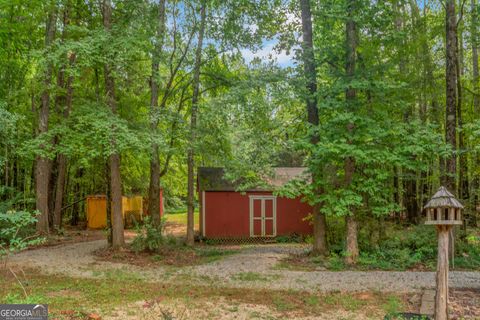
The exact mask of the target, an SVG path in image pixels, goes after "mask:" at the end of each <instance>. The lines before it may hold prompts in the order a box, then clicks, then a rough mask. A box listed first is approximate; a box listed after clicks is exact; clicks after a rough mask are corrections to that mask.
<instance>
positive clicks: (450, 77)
mask: <svg viewBox="0 0 480 320" xmlns="http://www.w3.org/2000/svg"><path fill="white" fill-rule="evenodd" d="M445 10H446V15H445V29H446V41H445V44H446V59H447V61H446V72H445V80H446V110H445V111H446V112H445V140H446V142H447V143H448V144H449V145H450V146H451V148H452V153H451V154H450V155H449V156H448V157H447V159H446V172H445V177H444V182H445V185H446V187H447V188H448V189H449V190H451V191H452V192H454V191H455V190H456V179H455V177H456V172H457V162H456V150H457V130H456V129H457V80H458V79H457V70H456V68H457V17H456V13H455V0H446V3H445Z"/></svg>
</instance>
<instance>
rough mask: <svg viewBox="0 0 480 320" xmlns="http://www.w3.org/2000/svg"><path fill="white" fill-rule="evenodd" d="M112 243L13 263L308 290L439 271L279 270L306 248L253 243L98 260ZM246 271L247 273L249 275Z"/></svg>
mask: <svg viewBox="0 0 480 320" xmlns="http://www.w3.org/2000/svg"><path fill="white" fill-rule="evenodd" d="M105 246H106V241H105V240H98V241H90V242H81V243H74V244H67V245H60V246H56V247H46V248H40V249H35V250H27V251H24V252H21V253H18V254H16V255H14V256H12V257H11V258H10V260H9V263H10V264H11V265H14V266H18V267H24V268H38V270H39V271H40V272H42V273H46V274H62V275H67V276H73V277H101V276H103V275H104V274H105V272H109V271H112V270H122V272H129V273H134V274H135V276H139V277H142V278H145V279H146V280H148V281H179V280H180V279H184V280H185V281H190V282H194V283H200V284H208V285H211V286H218V287H224V286H226V287H238V288H271V289H287V290H288V289H292V290H305V291H324V292H328V291H368V290H377V291H385V292H392V291H396V292H413V291H418V290H420V289H424V288H433V287H434V285H435V278H434V273H433V272H409V271H407V272H394V271H368V272H361V271H340V272H332V271H290V270H276V269H275V268H274V267H275V265H276V264H277V262H278V261H279V260H280V259H282V258H283V257H286V256H287V255H288V254H289V253H291V252H301V251H302V250H306V249H307V247H306V246H301V245H278V244H275V245H258V246H251V247H247V248H246V249H243V250H240V251H239V253H237V254H233V255H230V256H226V257H225V258H223V259H222V260H219V261H216V262H213V263H209V264H205V265H200V266H194V267H182V268H180V267H177V268H174V269H173V268H172V267H168V268H167V267H152V268H141V267H137V266H132V265H127V264H121V263H111V262H104V261H98V260H96V259H95V257H94V256H93V254H92V253H93V251H95V250H97V249H100V248H102V247H105ZM242 275H244V276H243V277H242ZM245 275H246V276H245ZM450 286H451V287H452V288H472V289H480V272H464V271H453V272H450Z"/></svg>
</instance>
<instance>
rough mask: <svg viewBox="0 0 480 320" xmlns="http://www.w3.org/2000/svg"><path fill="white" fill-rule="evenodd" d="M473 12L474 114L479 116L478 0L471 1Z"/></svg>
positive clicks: (471, 32) (471, 33) (471, 31)
mask: <svg viewBox="0 0 480 320" xmlns="http://www.w3.org/2000/svg"><path fill="white" fill-rule="evenodd" d="M470 5H471V11H472V21H471V28H470V36H471V39H472V40H471V41H472V75H473V78H472V81H473V90H474V92H475V94H474V95H473V112H474V113H475V114H478V112H479V111H480V97H479V96H478V94H479V92H478V91H479V90H478V44H477V42H478V32H477V24H478V15H477V0H471V4H470Z"/></svg>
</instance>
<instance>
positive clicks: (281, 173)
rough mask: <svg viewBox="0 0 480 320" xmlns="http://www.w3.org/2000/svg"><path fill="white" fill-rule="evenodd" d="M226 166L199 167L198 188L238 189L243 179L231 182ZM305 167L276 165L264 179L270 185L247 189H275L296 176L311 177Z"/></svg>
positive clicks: (211, 189)
mask: <svg viewBox="0 0 480 320" xmlns="http://www.w3.org/2000/svg"><path fill="white" fill-rule="evenodd" d="M224 176H225V169H224V168H211V167H200V168H198V189H199V190H200V191H236V190H238V188H239V187H240V185H241V183H242V181H241V179H239V181H238V182H231V181H229V180H227V179H225V177H224ZM309 177H310V175H309V174H308V173H307V168H305V167H276V168H273V176H265V177H264V178H263V181H264V182H265V183H266V184H267V185H268V186H270V188H265V187H254V188H249V189H248V190H245V191H273V189H275V188H278V187H281V186H283V185H285V184H286V183H288V182H289V181H291V180H293V179H295V178H306V179H309Z"/></svg>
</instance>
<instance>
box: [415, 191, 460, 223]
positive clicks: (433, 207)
mask: <svg viewBox="0 0 480 320" xmlns="http://www.w3.org/2000/svg"><path fill="white" fill-rule="evenodd" d="M424 209H425V210H426V211H427V220H426V221H425V224H431V225H456V224H460V225H461V224H462V209H463V205H462V204H461V203H460V201H458V200H457V199H455V197H454V196H453V194H451V193H450V192H449V191H448V190H447V189H446V188H445V187H440V189H438V191H437V193H435V194H434V195H433V197H432V199H430V201H428V203H427V204H426V205H425V207H424Z"/></svg>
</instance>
